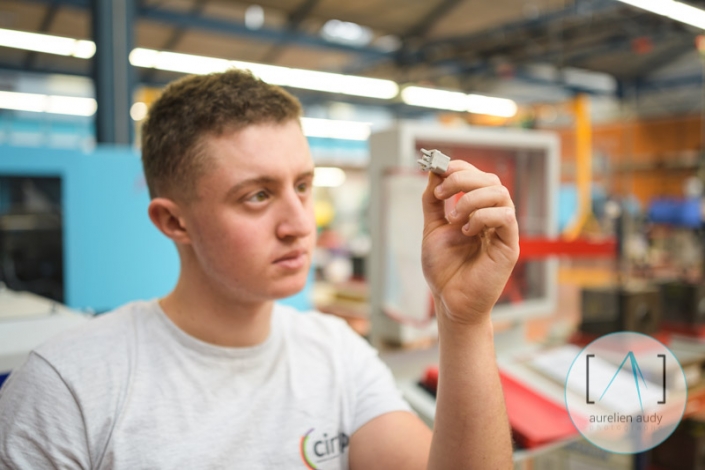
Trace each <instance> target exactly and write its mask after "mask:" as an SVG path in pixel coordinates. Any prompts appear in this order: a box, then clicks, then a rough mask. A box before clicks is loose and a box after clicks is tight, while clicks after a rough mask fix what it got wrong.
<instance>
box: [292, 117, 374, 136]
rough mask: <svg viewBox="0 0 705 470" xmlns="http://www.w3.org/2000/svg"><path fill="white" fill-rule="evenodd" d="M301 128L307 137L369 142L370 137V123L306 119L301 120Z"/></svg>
mask: <svg viewBox="0 0 705 470" xmlns="http://www.w3.org/2000/svg"><path fill="white" fill-rule="evenodd" d="M301 128H302V129H303V131H304V135H305V136H306V137H325V138H328V139H343V140H367V138H368V137H369V136H370V123H368V122H360V121H338V120H333V119H319V118H307V117H304V118H301Z"/></svg>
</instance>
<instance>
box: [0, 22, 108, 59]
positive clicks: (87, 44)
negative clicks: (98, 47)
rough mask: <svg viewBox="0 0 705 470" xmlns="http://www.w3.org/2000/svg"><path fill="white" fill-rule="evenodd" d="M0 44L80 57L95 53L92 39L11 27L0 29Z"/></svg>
mask: <svg viewBox="0 0 705 470" xmlns="http://www.w3.org/2000/svg"><path fill="white" fill-rule="evenodd" d="M0 46H3V47H11V48H13V49H24V50H27V51H37V52H46V53H47V54H57V55H63V56H73V57H79V58H81V59H90V58H91V57H93V55H94V54H95V43H94V42H93V41H86V40H83V39H72V38H64V37H60V36H52V35H50V34H37V33H28V32H25V31H14V30H11V29H0Z"/></svg>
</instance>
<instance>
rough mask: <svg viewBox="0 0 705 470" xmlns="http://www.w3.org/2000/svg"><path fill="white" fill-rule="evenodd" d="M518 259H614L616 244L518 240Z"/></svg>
mask: <svg viewBox="0 0 705 470" xmlns="http://www.w3.org/2000/svg"><path fill="white" fill-rule="evenodd" d="M519 248H520V249H521V252H520V253H519V259H529V258H531V259H537V258H546V257H548V256H555V255H567V256H574V257H577V256H589V257H595V256H600V257H615V256H617V242H616V240H615V239H613V238H610V239H606V240H602V241H592V240H584V239H578V240H573V241H566V240H560V239H558V240H552V239H548V238H526V237H523V238H521V237H520V238H519Z"/></svg>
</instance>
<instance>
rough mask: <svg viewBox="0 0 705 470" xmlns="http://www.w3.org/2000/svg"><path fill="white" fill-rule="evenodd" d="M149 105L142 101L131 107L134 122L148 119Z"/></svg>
mask: <svg viewBox="0 0 705 470" xmlns="http://www.w3.org/2000/svg"><path fill="white" fill-rule="evenodd" d="M147 111H148V108H147V105H146V104H145V103H143V102H142V101H137V102H136V103H134V104H133V105H132V107H130V117H131V118H132V120H133V121H141V120H142V119H144V118H146V117H147Z"/></svg>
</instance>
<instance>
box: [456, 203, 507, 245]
mask: <svg viewBox="0 0 705 470" xmlns="http://www.w3.org/2000/svg"><path fill="white" fill-rule="evenodd" d="M486 228H493V229H495V234H496V235H497V236H498V237H499V238H500V239H501V240H502V241H503V242H504V243H505V244H507V245H508V246H512V247H514V246H519V230H518V226H517V219H516V214H515V211H514V208H513V207H484V208H482V209H478V210H476V211H475V212H473V213H472V214H471V215H470V219H469V220H468V222H467V223H466V224H465V225H464V226H463V228H462V231H463V233H464V234H465V235H467V236H469V237H472V236H475V235H478V234H480V232H482V231H483V230H484V229H486Z"/></svg>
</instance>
